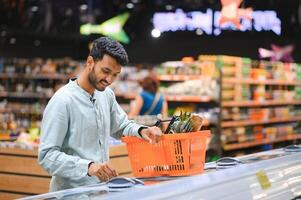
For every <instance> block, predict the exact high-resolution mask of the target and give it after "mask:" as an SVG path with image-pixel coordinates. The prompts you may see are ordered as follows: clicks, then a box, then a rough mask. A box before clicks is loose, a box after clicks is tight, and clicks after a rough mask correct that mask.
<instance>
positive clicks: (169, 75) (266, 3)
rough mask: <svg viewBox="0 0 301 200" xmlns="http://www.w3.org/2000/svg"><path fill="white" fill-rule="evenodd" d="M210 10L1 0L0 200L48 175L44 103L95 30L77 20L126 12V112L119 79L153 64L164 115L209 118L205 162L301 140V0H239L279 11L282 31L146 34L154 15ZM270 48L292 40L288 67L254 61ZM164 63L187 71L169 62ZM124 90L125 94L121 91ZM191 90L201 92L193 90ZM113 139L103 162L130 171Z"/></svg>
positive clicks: (184, 4)
mask: <svg viewBox="0 0 301 200" xmlns="http://www.w3.org/2000/svg"><path fill="white" fill-rule="evenodd" d="M233 1H235V0H233ZM237 2H239V0H237ZM239 3H240V2H239ZM208 8H209V9H213V10H214V11H221V9H222V6H221V1H220V0H62V1H61V0H0V163H1V164H0V199H16V198H20V197H24V196H30V195H35V194H41V193H46V192H48V190H49V187H48V186H49V181H50V178H51V177H50V175H49V174H48V173H47V172H46V171H45V170H44V169H42V168H41V166H39V164H38V163H37V147H38V145H39V125H40V120H41V118H42V113H43V109H44V108H45V105H46V104H47V102H48V100H49V99H50V98H51V96H52V95H53V93H54V92H55V91H56V90H57V89H58V88H59V87H60V86H62V85H63V84H65V83H67V82H68V79H69V78H70V77H71V76H73V75H74V74H76V73H77V72H78V71H77V70H76V69H77V67H78V66H79V68H80V67H83V66H84V61H85V59H86V57H87V55H88V52H89V44H90V42H91V41H93V40H94V39H96V38H98V37H100V36H101V35H100V34H91V35H81V34H80V26H81V25H82V24H85V23H91V24H101V23H103V22H105V21H106V20H109V19H111V18H113V17H115V16H117V15H119V14H122V13H125V12H128V13H129V14H130V17H129V19H128V20H127V22H126V23H125V25H124V30H125V32H126V33H127V35H128V36H129V38H130V43H128V44H124V47H125V49H126V50H127V52H128V55H129V60H130V63H129V66H127V67H124V68H123V70H124V71H125V72H126V73H127V76H123V75H122V76H120V77H121V78H120V79H118V80H116V84H115V85H114V86H112V87H115V93H116V98H117V101H118V102H119V103H120V105H121V106H122V107H123V108H126V109H129V105H130V102H131V100H132V99H133V97H134V94H133V93H132V92H133V91H134V92H137V91H138V90H137V83H136V86H133V85H132V84H131V83H128V82H126V78H129V79H131V78H132V77H133V76H134V77H135V78H139V77H140V75H141V74H142V75H145V74H143V73H140V71H135V70H138V68H139V69H149V68H155V71H156V72H157V73H158V77H159V78H160V80H161V85H160V86H162V87H160V89H164V91H163V90H162V92H165V93H164V95H166V98H167V99H168V106H169V109H170V113H172V112H174V111H175V110H176V109H177V108H180V109H182V108H183V107H185V106H186V107H188V108H189V109H191V108H193V109H194V108H196V110H197V112H200V113H201V112H203V114H204V113H206V116H209V117H208V120H207V118H206V120H207V121H205V123H204V126H203V128H202V130H210V131H211V133H212V134H211V136H212V137H211V140H210V144H209V145H208V148H207V152H206V161H207V162H210V161H216V160H217V159H219V158H220V157H225V156H233V157H234V156H243V155H247V154H251V153H255V152H262V151H266V150H270V149H276V148H280V147H285V146H288V145H292V144H299V143H300V141H301V64H298V63H301V0H243V1H241V3H240V6H239V8H242V9H244V8H252V9H253V10H254V11H256V10H274V11H276V12H277V17H278V18H279V19H280V20H281V34H280V35H277V34H275V33H274V32H273V31H260V32H258V31H255V30H254V29H253V30H252V31H246V32H239V31H229V30H226V31H222V32H221V34H220V35H217V36H214V35H213V34H212V35H208V34H206V33H205V32H204V31H203V32H202V34H197V32H196V31H195V30H194V31H176V32H171V31H170V32H164V33H162V34H161V36H160V37H157V38H155V37H152V34H151V32H152V30H153V28H154V27H153V24H152V18H153V15H154V13H155V12H172V13H174V12H175V11H176V10H177V9H181V10H182V11H183V12H185V13H187V12H191V11H201V12H202V13H205V12H206V10H207V9H208ZM198 33H200V32H198ZM271 44H275V45H278V46H281V47H285V46H287V45H293V46H294V49H293V51H292V57H293V59H294V63H282V62H281V63H277V62H270V61H269V58H268V59H265V61H262V60H261V61H258V60H260V58H259V54H258V49H259V48H265V49H268V50H270V49H271ZM221 55H225V56H221ZM66 57H68V58H69V59H65V58H66ZM184 57H185V59H183V58H184ZM23 58H25V59H23ZM37 58H42V60H41V59H37ZM49 58H51V59H49ZM191 58H194V60H195V61H196V62H191ZM182 59H183V61H185V62H181V61H182ZM49 60H50V62H48V61H49ZM52 61H54V62H52ZM167 61H178V62H176V64H175V65H177V64H179V63H180V65H181V66H184V67H182V68H181V67H177V70H175V69H172V67H171V68H169V67H170V66H168V65H170V64H171V63H167V64H166V62H167ZM162 63H165V65H163V64H162ZM183 63H184V64H183ZM173 64H174V63H173ZM134 66H138V67H137V69H136V68H135V67H134ZM166 66H167V67H166ZM199 66H201V67H200V68H198V67H199ZM141 71H143V70H141ZM145 71H147V70H145ZM178 75H179V76H178ZM182 75H183V76H182ZM208 77H209V78H208ZM193 79H196V80H193ZM130 81H131V80H130ZM189 81H192V82H189ZM193 81H201V83H200V82H193ZM188 82H189V83H190V85H188V84H187V85H185V91H184V89H183V88H184V86H183V85H180V86H177V87H174V88H173V87H172V85H173V84H176V83H179V84H181V83H183V84H186V83H188ZM118 87H119V88H118ZM126 87H128V88H131V89H132V90H131V91H130V90H129V91H123V93H122V92H120V91H118V89H120V88H121V89H124V88H126ZM169 87H170V88H169ZM195 87H196V88H195ZM116 88H117V89H116ZM167 88H169V90H167ZM204 88H206V91H204V90H205V89H204ZM208 88H209V89H208ZM194 91H197V92H199V91H202V92H199V93H195V94H191V93H190V92H194ZM220 91H221V92H220ZM173 92H176V93H173ZM181 93H182V94H181ZM187 93H188V94H189V95H187ZM183 94H184V95H183ZM185 95H186V96H185ZM206 95H208V96H206ZM193 106H196V107H193ZM208 113H209V114H208ZM201 114H202V113H201ZM204 116H205V114H204ZM212 119H213V120H212ZM24 124H25V125H24ZM23 125H24V127H22V126H23ZM24 132H26V133H25V135H24V134H23V133H24ZM110 144H111V147H110V153H111V154H110V164H112V166H113V167H114V168H115V169H116V170H117V171H118V173H119V174H120V175H121V176H132V175H133V171H132V168H131V164H130V161H129V158H128V157H129V155H128V152H127V150H126V146H125V145H123V144H121V143H120V142H117V141H113V140H112V141H110ZM248 188H249V187H248ZM250 188H251V187H250ZM275 191H276V190H275Z"/></svg>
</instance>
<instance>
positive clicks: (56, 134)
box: [39, 37, 162, 191]
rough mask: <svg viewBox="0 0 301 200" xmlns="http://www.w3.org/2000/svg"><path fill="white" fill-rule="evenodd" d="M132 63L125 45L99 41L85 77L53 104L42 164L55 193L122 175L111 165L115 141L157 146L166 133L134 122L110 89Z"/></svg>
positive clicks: (45, 119) (45, 129)
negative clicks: (126, 137) (128, 138)
mask: <svg viewBox="0 0 301 200" xmlns="http://www.w3.org/2000/svg"><path fill="white" fill-rule="evenodd" d="M127 62H128V57H127V53H126V51H125V50H124V48H123V46H122V45H121V44H119V43H118V42H116V41H115V40H112V39H110V38H108V37H101V38H99V39H97V40H95V41H94V42H93V46H92V49H91V51H90V55H89V56H88V58H87V60H86V66H85V69H84V70H83V72H82V73H81V74H80V75H79V77H78V78H77V79H74V80H70V82H69V83H68V84H66V85H65V86H64V87H62V88H61V89H59V90H58V91H57V92H56V93H55V94H54V95H53V97H52V98H51V99H50V101H49V102H48V105H47V106H46V109H45V111H44V114H43V120H42V126H41V144H40V147H39V163H40V165H41V166H42V167H43V168H44V169H45V170H47V171H48V172H49V173H50V174H51V175H52V180H51V183H50V191H57V190H62V189H68V188H73V187H77V186H81V185H88V184H94V183H97V182H99V181H107V180H109V179H110V178H112V177H114V176H117V173H116V171H115V170H114V169H113V168H112V167H111V166H109V165H108V163H107V162H108V160H109V144H108V141H109V137H110V136H112V137H114V138H120V137H121V136H123V135H133V136H137V137H142V138H143V139H145V140H149V141H150V142H153V143H154V142H158V140H159V137H160V135H161V134H162V132H161V130H160V129H159V128H157V127H142V126H141V125H138V124H136V123H134V122H133V121H129V120H128V118H127V115H126V113H125V112H124V111H123V110H122V109H121V108H120V106H119V105H118V103H117V102H116V99H115V95H114V93H113V91H112V90H111V89H109V88H107V86H109V85H110V84H112V82H113V81H114V80H115V79H116V77H117V75H118V74H119V73H120V71H121V66H122V65H125V64H126V63H127Z"/></svg>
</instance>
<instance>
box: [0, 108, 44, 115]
mask: <svg viewBox="0 0 301 200" xmlns="http://www.w3.org/2000/svg"><path fill="white" fill-rule="evenodd" d="M0 113H15V114H31V115H41V114H42V113H43V110H35V111H34V110H33V109H29V108H19V109H17V108H3V109H0Z"/></svg>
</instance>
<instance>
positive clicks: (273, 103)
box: [222, 100, 301, 107]
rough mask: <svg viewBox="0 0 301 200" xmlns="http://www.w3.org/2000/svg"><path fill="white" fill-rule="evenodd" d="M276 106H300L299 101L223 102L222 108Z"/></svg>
mask: <svg viewBox="0 0 301 200" xmlns="http://www.w3.org/2000/svg"><path fill="white" fill-rule="evenodd" d="M277 105H301V100H292V101H283V100H280V101H279V100H266V101H263V102H259V101H225V102H222V107H259V106H277Z"/></svg>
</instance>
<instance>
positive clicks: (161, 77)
mask: <svg viewBox="0 0 301 200" xmlns="http://www.w3.org/2000/svg"><path fill="white" fill-rule="evenodd" d="M200 76H201V75H158V76H157V77H158V79H159V80H160V81H188V80H195V79H200Z"/></svg>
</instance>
